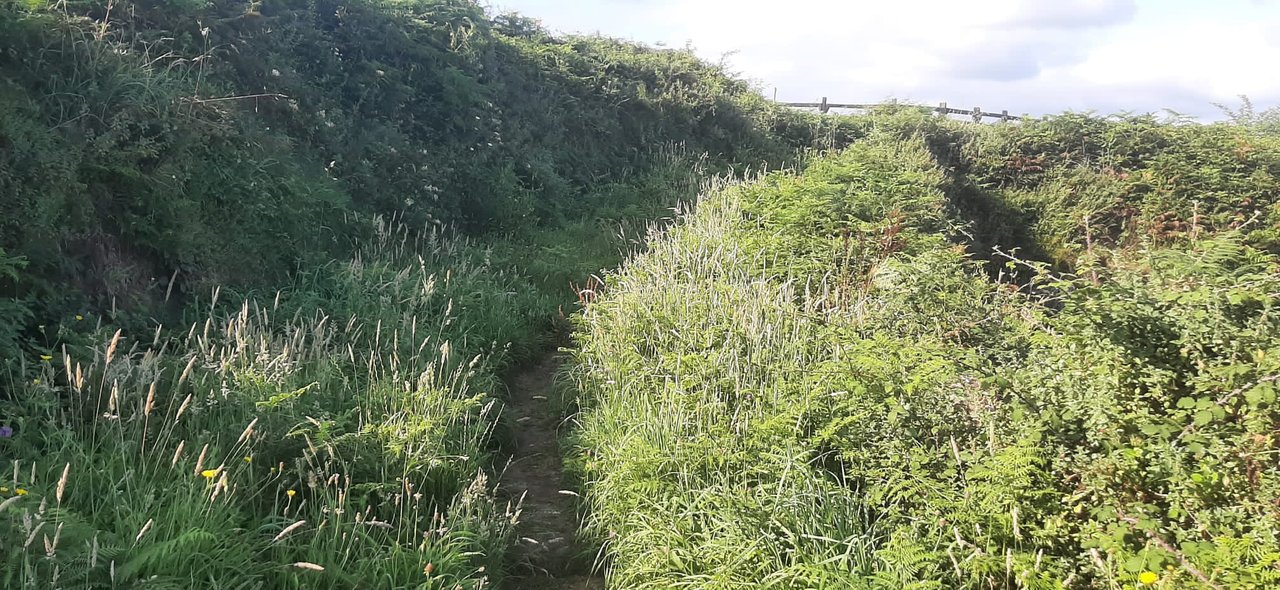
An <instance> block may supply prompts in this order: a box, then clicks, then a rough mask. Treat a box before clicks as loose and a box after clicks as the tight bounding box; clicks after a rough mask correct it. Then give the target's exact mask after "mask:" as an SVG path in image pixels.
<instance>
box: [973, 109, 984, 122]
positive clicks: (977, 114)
mask: <svg viewBox="0 0 1280 590" xmlns="http://www.w3.org/2000/svg"><path fill="white" fill-rule="evenodd" d="M973 122H974V123H981V122H982V107H973Z"/></svg>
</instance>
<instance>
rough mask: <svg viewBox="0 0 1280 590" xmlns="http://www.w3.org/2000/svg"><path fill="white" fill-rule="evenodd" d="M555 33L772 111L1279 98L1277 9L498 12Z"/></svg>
mask: <svg viewBox="0 0 1280 590" xmlns="http://www.w3.org/2000/svg"><path fill="white" fill-rule="evenodd" d="M507 2H508V3H509V4H511V5H512V7H513V8H516V9H518V10H521V11H522V12H525V13H526V14H528V15H530V16H534V17H542V18H544V20H545V22H546V24H547V25H548V26H550V27H552V28H555V29H559V30H568V31H580V32H595V31H599V32H602V33H604V34H609V35H615V36H620V37H624V38H630V39H634V40H637V41H641V42H648V43H656V42H663V43H665V44H666V45H668V46H677V47H678V46H683V45H685V44H686V43H690V44H692V46H693V47H694V48H695V49H696V50H697V51H698V52H699V54H700V55H702V56H703V57H704V58H707V59H710V60H713V61H716V60H719V59H721V57H723V56H725V55H727V54H730V53H732V54H731V55H729V56H728V58H727V60H728V63H729V64H730V65H731V66H732V67H733V68H734V69H735V70H736V71H738V72H740V73H741V74H742V75H744V76H746V77H749V78H753V79H756V80H758V81H759V82H760V83H761V85H762V86H763V88H764V90H765V92H766V93H771V92H772V89H773V88H777V92H778V97H779V98H780V99H783V100H805V101H807V100H814V99H817V98H818V97H820V96H823V95H826V96H828V97H830V98H831V99H832V100H835V101H849V102H870V101H875V100H880V99H884V98H887V97H897V98H901V99H916V100H920V101H924V102H931V103H932V102H939V101H948V103H949V104H951V105H953V106H955V105H975V104H980V105H982V106H983V107H984V108H987V109H988V110H1001V109H1005V108H1008V109H1010V110H1011V111H1015V112H1029V113H1032V114H1040V113H1045V112H1056V111H1060V110H1064V109H1073V110H1090V109H1092V110H1098V111H1102V112H1113V111H1118V110H1132V111H1139V112H1143V111H1158V110H1160V109H1161V108H1164V107H1171V108H1174V109H1177V110H1181V111H1186V112H1191V113H1194V114H1198V115H1213V114H1215V113H1216V109H1214V107H1212V106H1211V104H1210V103H1212V102H1215V101H1231V100H1233V97H1234V96H1236V95H1238V94H1241V93H1244V94H1248V95H1250V96H1251V97H1252V98H1253V99H1254V100H1255V102H1257V103H1258V104H1259V105H1260V106H1262V105H1264V104H1266V103H1268V102H1269V101H1270V102H1275V101H1280V80H1277V79H1275V78H1274V77H1271V76H1269V75H1268V74H1267V72H1268V71H1269V69H1270V67H1272V65H1273V64H1275V63H1280V3H1277V2H1272V1H1266V2H1258V1H1257V0H1219V1H1218V2H1214V3H1208V2H1200V1H1197V0H1058V1H1056V2H1047V1H1043V0H977V1H971V2H968V3H964V4H963V5H960V3H957V2H954V0H952V1H943V0H895V1H893V2H835V1H824V0H791V1H790V2H787V3H782V4H779V3H778V2H776V0H770V1H768V2H765V1H763V0H602V1H597V2H589V3H587V2H584V3H580V4H577V5H574V4H567V3H565V2H556V1H555V0H507Z"/></svg>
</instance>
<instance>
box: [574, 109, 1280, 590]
mask: <svg viewBox="0 0 1280 590" xmlns="http://www.w3.org/2000/svg"><path fill="white" fill-rule="evenodd" d="M864 121H865V122H866V123H867V124H868V125H870V126H873V127H874V128H875V130H874V131H873V132H872V133H871V134H870V135H869V136H868V137H867V138H866V139H864V140H862V141H860V142H858V143H855V144H854V145H852V146H850V147H849V148H848V149H846V150H844V151H841V152H839V153H837V154H833V155H831V156H829V157H826V158H823V159H821V160H819V161H817V162H814V163H813V164H812V165H810V166H809V167H808V168H807V169H806V170H804V171H803V172H802V173H795V172H780V173H775V174H771V175H768V176H764V177H762V178H760V179H759V180H756V181H755V182H751V183H747V184H736V185H730V186H726V187H722V188H719V189H717V190H714V191H712V192H711V194H710V195H709V196H708V197H706V198H705V199H704V200H702V201H700V202H699V204H698V206H697V209H696V211H693V212H691V213H687V214H686V215H685V216H683V217H682V218H681V219H680V220H679V221H678V223H676V224H675V225H674V226H673V227H671V228H669V229H668V230H666V231H665V232H662V233H660V234H657V235H655V236H654V237H653V239H652V243H651V244H650V249H649V250H648V251H647V252H645V253H642V254H639V255H637V256H636V257H635V258H633V259H632V260H631V261H630V262H629V263H628V264H627V265H626V266H625V267H624V268H623V269H622V270H621V271H620V272H619V273H617V274H615V275H613V276H610V277H608V279H607V280H606V283H607V290H606V293H607V294H606V295H605V296H604V297H603V298H602V299H601V300H600V301H598V302H597V303H595V304H594V305H591V306H589V307H588V308H587V309H586V310H585V312H584V314H583V316H582V319H581V320H580V324H581V335H580V347H581V348H580V351H579V352H578V353H577V360H578V365H577V367H576V369H575V370H574V373H573V376H574V377H575V379H576V381H577V382H578V383H579V385H580V388H581V392H582V399H581V401H580V403H581V404H582V405H583V407H584V411H583V414H582V416H581V417H580V421H581V429H580V432H579V434H578V436H577V440H576V444H577V448H578V449H579V451H580V457H579V462H580V464H579V469H580V471H581V474H582V477H583V479H584V481H585V482H586V483H585V486H586V489H587V491H588V492H589V497H590V501H591V509H592V512H591V518H592V519H591V522H590V527H591V530H592V531H594V533H595V534H596V536H597V538H599V539H600V540H601V541H602V542H603V543H605V545H606V547H607V549H608V552H609V553H610V555H611V556H612V568H613V569H612V572H611V578H610V580H611V582H612V584H613V585H614V586H615V587H619V588H677V587H681V588H683V587H698V588H740V587H761V588H868V589H869V588H1045V589H1048V588H1064V587H1070V588H1124V587H1130V588H1133V587H1163V588H1269V587H1272V586H1274V585H1276V584H1278V583H1280V538H1277V536H1276V535H1277V533H1276V531H1277V530H1280V529H1278V526H1280V512H1277V506H1278V505H1280V479H1278V478H1277V471H1276V469H1275V457H1276V455H1277V452H1280V439H1277V436H1276V432H1277V431H1278V430H1277V429H1278V427H1280V411H1278V410H1277V407H1276V393H1277V386H1276V383H1277V382H1276V380H1277V377H1278V376H1280V360H1277V359H1278V357H1277V353H1280V317H1277V315H1276V309H1277V305H1278V304H1280V278H1278V277H1280V273H1278V272H1277V271H1280V259H1277V257H1276V255H1275V254H1274V250H1275V246H1276V242H1275V238H1274V236H1275V233H1274V232H1275V230H1276V228H1277V221H1278V220H1280V217H1278V216H1277V215H1278V214H1280V207H1277V195H1278V194H1280V193H1278V192H1277V190H1276V188H1277V178H1278V177H1280V175H1278V174H1277V172H1280V168H1278V167H1277V166H1278V165H1280V158H1277V154H1278V153H1280V152H1277V151H1276V150H1277V148H1280V141H1278V140H1277V138H1276V137H1275V136H1263V135H1257V134H1256V133H1255V132H1254V131H1253V130H1251V129H1249V128H1244V127H1235V126H1225V125H1215V126H1191V125H1186V126H1181V125H1167V124H1159V123H1156V122H1155V121H1153V120H1151V119H1148V118H1134V119H1112V120H1106V119H1098V118H1093V117H1082V116H1074V115H1068V116H1062V117H1057V118H1052V119H1050V120H1048V121H1045V122H1030V123H1024V124H1022V125H1019V126H989V127H979V126H970V125H963V124H951V123H946V122H940V121H938V120H935V119H930V118H925V117H922V116H918V115H913V114H910V113H898V114H884V113H882V114H875V115H872V116H870V117H868V118H866V119H865V120H864ZM1081 137H1088V138H1090V140H1091V141H1092V142H1093V143H1085V144H1084V145H1083V148H1081V147H1080V146H1081V143H1080V141H1079V138H1081ZM930 148H932V150H931V149H930ZM939 162H941V163H942V165H944V166H946V169H944V168H943V167H942V166H940V165H939ZM1117 212H1123V219H1120V220H1119V221H1121V222H1123V223H1117V215H1118V213H1117ZM966 220H967V221H966ZM1022 223H1025V224H1027V225H1025V226H1018V225H1016V224H1022ZM1024 230H1025V231H1024ZM1011 238H1021V239H1023V240H1026V241H1025V242H1023V243H1017V242H1013V243H1011V242H1010V241H1009V240H1010V239H1011ZM993 246H1003V247H1004V248H1003V249H1000V248H993ZM1011 246H1024V249H1026V250H1030V251H1035V252H1052V253H1054V257H1053V258H1052V259H1050V260H1045V261H1032V260H1022V259H1017V258H1014V259H1009V258H997V259H995V261H994V262H995V264H992V263H987V264H983V261H982V260H981V257H982V256H987V255H991V254H992V253H993V251H995V250H1000V251H1006V250H1007V249H1008V248H1010V247H1011ZM971 250H973V251H976V252H977V254H979V256H974V255H973V254H971V253H970V251H971ZM1267 250H1271V251H1272V252H1270V253H1269V252H1268V251H1267ZM1049 263H1053V265H1052V266H1051V265H1050V264H1049ZM1054 266H1056V267H1057V268H1058V269H1059V270H1057V271H1054V270H1053V267H1054ZM987 270H991V271H993V272H991V273H988V272H986V271H987ZM1002 271H1003V272H1002ZM1013 276H1018V277H1021V278H1022V280H1023V281H1024V282H1022V283H1009V282H1005V281H1004V280H1001V279H1002V278H1004V279H1007V278H1009V277H1013Z"/></svg>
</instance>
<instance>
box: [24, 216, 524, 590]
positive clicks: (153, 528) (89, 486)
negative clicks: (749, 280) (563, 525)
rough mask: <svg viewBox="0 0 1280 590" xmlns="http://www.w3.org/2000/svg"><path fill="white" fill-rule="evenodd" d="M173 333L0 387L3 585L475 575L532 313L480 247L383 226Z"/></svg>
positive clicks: (501, 507) (488, 574)
mask: <svg viewBox="0 0 1280 590" xmlns="http://www.w3.org/2000/svg"><path fill="white" fill-rule="evenodd" d="M377 236H378V237H377V239H376V240H375V241H374V243H371V244H369V245H367V246H365V247H364V248H362V249H361V251H360V252H359V253H358V255H357V256H356V257H355V258H354V259H353V260H351V261H350V262H346V263H333V264H331V265H329V266H327V267H324V268H322V269H319V270H318V271H316V272H315V273H313V274H311V275H309V276H308V277H305V278H302V279H299V280H298V281H297V282H296V284H295V285H294V287H293V288H292V289H290V290H289V291H285V292H282V293H280V294H278V295H277V296H276V297H275V298H274V299H269V300H267V301H257V300H245V301H242V302H238V303H228V302H225V299H226V297H225V296H222V295H221V294H219V293H217V292H214V293H213V294H212V296H211V297H210V298H209V299H207V300H205V301H204V302H203V304H202V309H204V310H206V311H205V313H206V316H205V317H204V318H202V319H199V320H198V321H195V322H193V323H192V324H191V325H190V326H188V327H185V328H183V329H180V330H171V329H168V328H164V327H157V329H156V330H155V332H154V333H151V334H126V333H121V332H119V331H117V332H114V333H112V334H108V333H105V332H102V333H100V338H99V339H98V340H97V341H96V344H94V345H93V346H89V347H83V348H80V347H67V348H66V349H65V350H63V351H61V353H60V354H59V355H58V356H57V357H56V358H52V356H51V358H45V359H43V360H42V361H41V362H42V363H43V365H42V369H41V370H40V372H39V373H38V374H39V377H38V378H35V379H32V380H29V381H26V382H23V383H9V384H8V389H9V391H10V392H11V393H10V395H9V396H7V398H6V399H5V400H4V401H0V415H4V416H8V417H9V418H10V420H11V421H9V422H7V424H9V425H11V426H12V427H13V429H14V432H13V433H12V435H11V436H9V437H7V438H3V439H0V449H2V450H3V455H4V457H5V461H6V463H8V464H9V465H7V466H6V472H7V473H8V475H7V476H6V477H5V478H4V480H5V481H4V484H3V488H4V489H3V490H0V496H2V497H3V498H4V500H3V508H2V509H0V531H2V532H0V535H3V537H4V538H6V539H8V540H9V542H7V543H6V550H5V551H4V552H3V553H2V554H0V555H3V563H4V566H3V567H0V571H3V574H0V585H3V586H5V587H12V588H46V587H55V586H56V587H63V588H119V587H133V586H146V587H172V588H192V587H205V588H321V587H328V588H355V587H383V588H408V587H412V588H449V589H452V588H458V587H462V588H485V587H493V586H494V585H495V583H496V582H497V581H498V580H500V579H501V576H502V571H503V558H504V554H505V551H506V548H507V546H508V541H509V536H510V535H511V532H512V525H513V523H514V522H515V521H516V519H517V512H518V511H517V508H516V507H513V506H511V505H510V504H508V503H506V502H504V501H501V500H498V499H495V497H494V493H493V492H494V482H492V481H491V480H490V479H489V476H488V475H487V474H488V473H489V471H488V468H489V467H490V461H491V458H492V456H493V455H494V453H495V452H496V450H497V445H498V444H499V443H500V442H501V441H500V440H497V439H500V438H501V432H502V431H503V428H504V427H503V426H502V425H501V422H502V417H501V404H500V402H499V401H498V399H497V398H496V396H495V388H496V387H497V386H498V385H499V382H498V380H497V376H496V371H497V370H498V369H499V368H500V367H502V366H503V365H504V363H506V362H509V360H508V359H509V358H510V356H509V355H508V352H507V349H506V347H505V346H504V345H503V343H507V342H511V341H512V340H518V341H520V342H523V343H524V345H526V346H533V345H536V341H535V339H533V338H532V337H531V335H532V334H534V333H536V332H538V331H540V330H542V329H543V326H544V323H545V319H543V317H542V316H543V315H544V314H545V313H546V311H545V310H546V309H547V308H548V307H550V306H549V305H548V304H547V302H546V301H545V300H544V299H543V298H542V297H544V296H542V295H539V294H538V293H537V292H536V291H534V290H532V289H528V288H527V285H526V284H525V283H524V282H523V281H524V279H523V278H522V277H520V276H517V275H513V274H511V272H510V271H506V270H503V269H500V268H495V267H492V266H489V265H487V264H486V262H485V260H484V259H485V252H484V251H483V250H481V249H479V248H477V247H475V246H473V245H470V244H468V243H465V242H461V241H457V240H454V239H446V238H444V237H441V236H439V235H430V234H424V235H421V236H418V235H416V234H414V233H413V232H408V231H405V230H403V229H391V226H385V225H384V226H383V227H382V228H381V229H380V230H379V231H378V232H377Z"/></svg>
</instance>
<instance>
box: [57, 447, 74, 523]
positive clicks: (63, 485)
mask: <svg viewBox="0 0 1280 590" xmlns="http://www.w3.org/2000/svg"><path fill="white" fill-rule="evenodd" d="M69 475H71V464H70V463H67V464H66V466H65V467H63V468H62V477H59V478H58V488H57V492H56V493H55V494H54V497H56V498H57V500H58V505H59V506H61V505H62V493H63V492H65V491H67V476H69ZM59 526H61V525H59Z"/></svg>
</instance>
